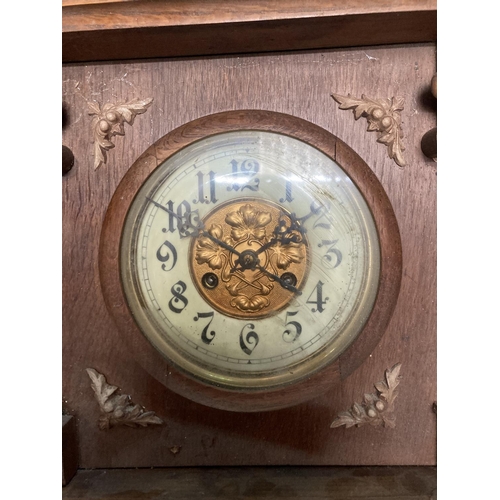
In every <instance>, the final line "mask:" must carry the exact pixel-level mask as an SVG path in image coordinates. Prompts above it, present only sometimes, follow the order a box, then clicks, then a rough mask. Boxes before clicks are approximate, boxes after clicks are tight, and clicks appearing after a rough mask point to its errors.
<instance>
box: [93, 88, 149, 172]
mask: <svg viewBox="0 0 500 500" xmlns="http://www.w3.org/2000/svg"><path fill="white" fill-rule="evenodd" d="M152 102H153V98H152V97H149V98H147V99H138V98H137V99H133V100H131V101H129V102H127V103H124V104H111V103H108V104H105V105H104V106H103V107H102V109H101V107H100V105H99V104H98V103H96V102H89V103H88V105H89V108H90V113H89V115H91V116H94V118H92V122H91V124H90V127H91V130H92V134H93V137H94V140H93V142H94V169H98V168H99V167H100V166H101V165H103V164H104V163H106V159H107V156H106V153H107V151H108V150H110V149H111V148H114V147H115V145H114V144H113V143H112V142H111V138H112V137H113V136H115V135H125V130H124V127H123V125H124V123H125V122H127V123H128V124H129V125H133V123H134V119H135V117H136V116H137V115H140V114H142V113H145V112H146V110H147V109H148V108H149V106H151V104H152Z"/></svg>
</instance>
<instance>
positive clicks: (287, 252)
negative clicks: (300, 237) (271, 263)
mask: <svg viewBox="0 0 500 500" xmlns="http://www.w3.org/2000/svg"><path fill="white" fill-rule="evenodd" d="M273 250H274V254H275V255H276V266H277V267H278V268H280V269H287V268H288V266H289V265H290V264H291V263H292V262H295V263H296V264H298V263H299V262H302V260H303V259H304V257H305V256H306V254H305V248H304V245H303V244H301V243H294V242H290V243H287V244H285V245H282V244H281V243H280V242H278V243H277V244H276V246H275V247H274V248H273Z"/></svg>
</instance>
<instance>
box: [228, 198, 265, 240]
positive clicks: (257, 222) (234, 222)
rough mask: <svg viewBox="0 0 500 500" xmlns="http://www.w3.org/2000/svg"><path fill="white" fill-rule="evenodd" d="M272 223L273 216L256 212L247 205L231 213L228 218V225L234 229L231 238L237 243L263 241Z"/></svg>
mask: <svg viewBox="0 0 500 500" xmlns="http://www.w3.org/2000/svg"><path fill="white" fill-rule="evenodd" d="M270 222H271V214H269V213H267V212H256V211H255V210H254V208H253V207H252V206H251V205H249V204H247V205H244V206H242V207H241V208H240V209H239V210H238V211H237V212H231V213H229V214H227V216H226V223H227V224H229V225H230V226H231V227H232V228H233V229H232V230H231V238H233V240H235V241H240V240H243V241H245V240H248V239H256V240H262V239H263V238H264V237H265V236H266V226H267V225H268V224H269V223H270Z"/></svg>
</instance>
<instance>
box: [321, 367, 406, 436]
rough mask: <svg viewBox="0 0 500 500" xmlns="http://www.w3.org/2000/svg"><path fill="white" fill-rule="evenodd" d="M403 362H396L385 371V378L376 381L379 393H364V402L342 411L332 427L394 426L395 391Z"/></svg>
mask: <svg viewBox="0 0 500 500" xmlns="http://www.w3.org/2000/svg"><path fill="white" fill-rule="evenodd" d="M400 370H401V363H397V364H395V365H394V366H393V367H392V368H390V369H387V370H386V371H385V380H381V381H380V382H377V383H375V384H374V385H375V389H376V390H377V393H371V394H364V396H363V403H354V404H353V406H352V407H351V409H350V410H348V411H342V412H340V413H339V414H338V415H337V417H336V418H335V420H334V421H333V422H332V424H331V425H330V427H331V428H335V427H340V426H342V425H345V427H346V429H348V428H349V427H353V426H356V427H360V426H362V425H364V424H370V425H373V426H380V425H383V426H384V427H390V428H394V427H395V425H396V422H395V418H394V415H392V412H393V411H394V400H395V399H396V397H397V393H396V392H395V389H396V387H397V386H398V385H399V382H400V380H401V377H400V375H399V372H400Z"/></svg>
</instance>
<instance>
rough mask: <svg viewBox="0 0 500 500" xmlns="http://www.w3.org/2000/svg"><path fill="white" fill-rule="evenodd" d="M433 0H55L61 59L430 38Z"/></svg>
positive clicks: (434, 25)
mask: <svg viewBox="0 0 500 500" xmlns="http://www.w3.org/2000/svg"><path fill="white" fill-rule="evenodd" d="M436 39H437V2H436V0H384V1H380V0H348V1H347V2H346V1H345V0H310V1H308V2H306V3H304V2H297V1H296V0H279V1H278V0H271V1H269V0H253V1H251V2H249V1H246V0H172V1H169V2H150V1H143V0H139V1H133V2H131V1H114V2H109V1H106V0H63V7H62V59H63V63H71V62H84V61H107V60H125V59H142V58H158V57H186V56H203V55H217V54H219V55H220V54H244V53H252V52H271V51H274V52H276V51H284V50H303V49H327V48H340V47H355V46H362V45H383V44H399V43H419V42H434V41H436Z"/></svg>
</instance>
